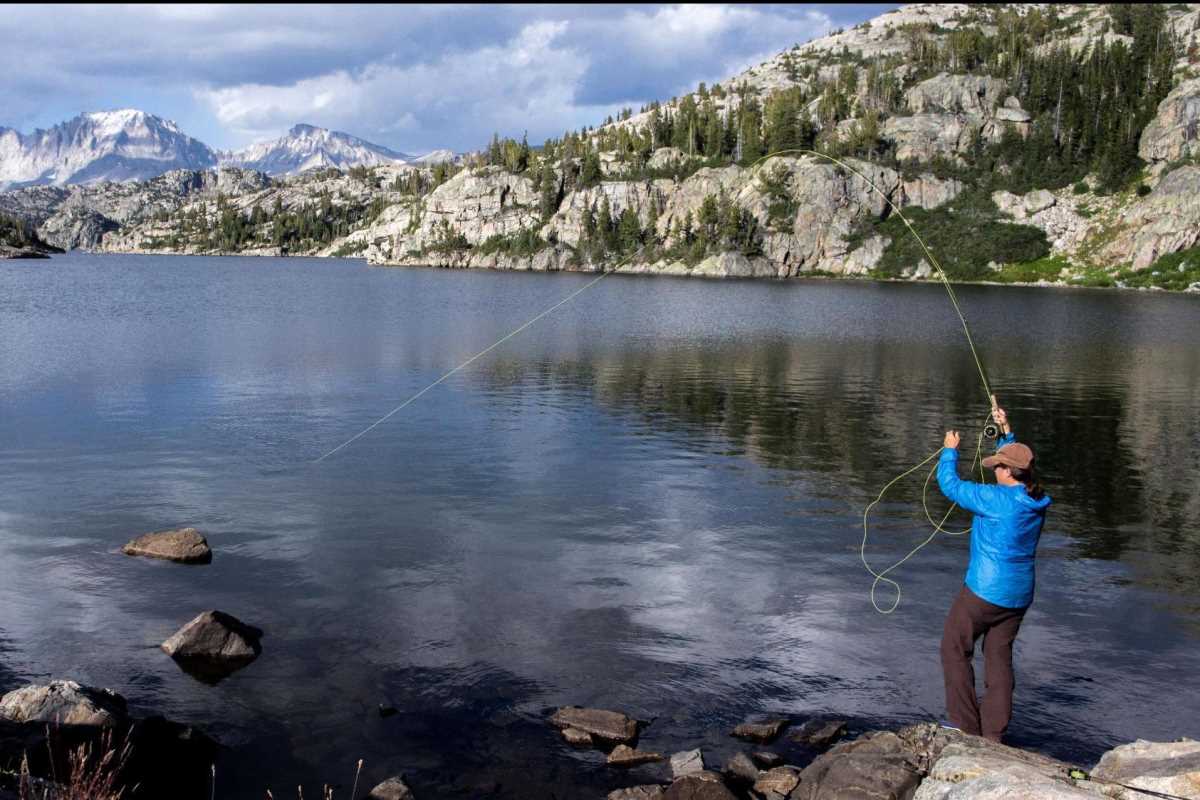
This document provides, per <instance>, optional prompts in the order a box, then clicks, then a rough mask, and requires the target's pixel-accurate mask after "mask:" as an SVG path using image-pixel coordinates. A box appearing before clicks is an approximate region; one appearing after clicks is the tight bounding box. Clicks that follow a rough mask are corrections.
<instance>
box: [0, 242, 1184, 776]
mask: <svg viewBox="0 0 1200 800" xmlns="http://www.w3.org/2000/svg"><path fill="white" fill-rule="evenodd" d="M588 279H589V278H588V276H582V275H521V274H503V273H485V272H452V271H437V270H386V269H371V268H368V267H366V266H365V265H364V264H362V263H361V262H356V261H323V260H306V259H249V258H245V259H243V258H223V259H215V258H186V257H170V258H163V257H145V256H143V257H128V256H90V255H68V256H64V257H60V258H55V259H53V260H51V261H48V262H47V261H43V262H23V263H22V262H15V263H14V262H9V263H5V264H3V265H2V266H0V690H3V689H8V688H12V687H14V686H16V685H19V684H21V683H23V682H26V681H41V680H45V679H48V678H51V677H74V678H76V679H78V680H80V681H82V682H85V683H91V684H98V685H103V686H109V687H112V688H114V689H116V690H118V691H120V692H121V693H122V694H124V695H125V696H126V697H128V698H129V699H130V701H131V703H132V704H133V705H134V707H135V710H136V711H137V712H139V713H154V712H158V713H163V714H165V715H167V716H169V717H172V718H174V719H178V720H181V721H186V722H191V723H195V724H197V725H200V726H202V727H203V728H204V729H206V730H207V731H209V732H211V733H212V734H213V735H215V736H216V737H217V738H218V739H220V741H221V742H222V743H223V744H225V745H228V746H229V747H230V749H229V750H228V751H227V752H225V753H224V754H223V755H222V758H221V761H220V763H219V764H218V775H219V778H218V796H220V797H225V798H242V797H245V798H251V797H256V798H257V797H261V796H263V792H264V790H265V789H266V788H268V787H271V788H273V790H274V792H275V794H276V796H283V795H284V793H285V790H286V791H287V792H289V793H290V792H291V791H292V788H291V787H295V786H296V785H297V784H299V783H303V784H305V788H306V789H307V790H308V792H307V793H308V794H310V796H318V791H319V787H320V783H321V782H329V783H334V784H340V785H341V787H342V788H340V789H339V791H340V792H341V793H342V795H343V796H344V795H345V794H346V793H347V792H348V784H349V781H350V780H351V779H352V778H353V772H354V763H355V761H356V760H357V759H359V758H363V759H365V760H366V767H365V769H364V777H363V782H364V783H367V785H370V781H372V780H380V779H382V778H384V777H386V776H387V775H389V774H394V773H396V772H401V771H402V772H405V773H406V774H407V775H408V776H409V777H410V779H411V783H412V784H413V785H414V786H415V788H416V789H417V790H418V794H420V795H421V796H457V797H470V796H477V795H479V794H481V793H483V792H484V791H486V790H492V789H495V790H496V791H497V794H496V796H501V797H549V796H551V795H553V796H555V797H558V798H566V797H580V798H583V797H595V796H598V795H599V794H600V792H601V791H602V790H604V789H607V788H612V787H615V786H619V785H628V784H631V783H637V782H639V781H640V780H642V779H644V778H646V777H648V776H653V775H654V774H655V772H654V771H655V769H656V768H655V767H649V768H642V771H641V772H634V773H621V774H619V775H614V774H613V773H612V771H611V770H608V769H606V768H605V767H604V766H603V763H602V760H603V755H602V754H599V753H595V752H581V751H576V750H571V749H569V748H567V747H565V746H564V745H562V744H560V742H559V740H558V737H557V735H556V734H555V733H554V732H553V731H551V730H550V729H549V728H548V727H547V726H546V725H545V723H544V721H543V720H544V716H545V714H546V713H547V711H548V710H549V709H551V708H552V707H554V706H557V705H560V704H568V703H578V704H598V705H601V706H606V707H616V708H621V709H625V710H627V711H628V712H629V713H631V714H633V715H636V716H638V717H640V718H642V719H647V720H653V724H652V725H651V726H650V727H649V728H648V730H647V731H646V733H645V734H644V736H643V739H642V741H643V743H644V744H645V745H646V746H648V747H650V748H652V749H655V750H659V751H661V752H673V751H674V750H675V749H681V748H683V747H692V746H702V747H704V748H705V752H706V757H707V758H708V760H709V761H710V763H713V762H715V763H717V764H720V763H723V761H724V759H725V758H726V757H728V756H729V755H732V753H733V752H735V750H736V749H737V745H736V742H734V741H733V740H731V739H729V738H728V737H727V736H726V732H727V730H728V728H729V727H730V726H732V725H733V724H735V723H736V722H739V721H741V720H742V719H743V718H744V717H745V716H748V715H752V714H756V713H767V712H779V713H784V714H788V715H792V716H794V717H796V718H802V717H804V716H807V715H810V714H836V715H840V716H844V717H848V718H850V719H852V720H853V726H854V727H855V728H856V729H859V730H862V729H866V728H869V727H872V726H876V725H890V724H898V723H905V722H910V721H916V720H921V719H927V718H929V717H930V716H931V715H938V714H940V712H941V710H942V697H941V672H940V666H939V663H938V652H937V647H938V639H939V636H940V633H941V625H942V619H943V616H944V613H945V610H946V608H947V607H948V605H949V603H950V601H951V599H952V597H953V595H954V593H955V591H956V590H957V587H958V586H959V585H960V583H961V580H962V575H963V571H964V567H965V563H966V556H967V547H968V543H967V541H966V540H965V539H962V538H959V539H949V538H941V539H939V540H937V541H936V542H935V543H934V544H933V545H931V546H930V547H928V548H927V549H926V550H925V551H923V552H922V553H921V554H920V555H919V556H918V557H917V558H916V559H915V560H914V561H913V562H911V563H910V564H909V565H906V566H905V567H904V568H903V569H902V570H901V571H900V573H899V579H900V580H901V582H902V583H903V584H904V589H905V593H904V597H903V602H902V604H901V606H900V609H899V611H898V612H897V613H896V614H894V615H892V616H890V617H884V616H881V615H879V614H877V613H875V611H873V610H872V608H871V606H870V604H869V602H868V599H867V590H868V588H869V580H868V577H867V575H866V572H865V571H864V570H863V567H862V565H861V563H860V562H859V552H858V547H859V538H860V536H861V528H860V519H861V516H860V515H861V512H862V508H863V506H864V505H865V504H866V503H867V502H868V500H869V499H870V498H871V497H873V496H874V494H875V493H876V492H877V491H878V489H879V488H880V487H881V486H882V485H883V484H884V483H885V482H886V481H887V480H889V479H890V478H891V477H892V476H893V475H895V474H896V473H897V472H899V471H900V469H902V468H903V467H906V466H908V465H910V464H912V463H914V462H915V461H917V460H919V459H920V458H922V457H924V455H925V454H927V453H929V452H930V451H931V450H932V449H934V448H935V447H936V446H937V445H938V444H939V443H940V440H941V431H942V429H943V428H944V427H947V426H953V427H958V428H962V429H965V430H967V431H969V432H970V434H971V436H974V434H975V432H976V431H977V429H978V424H979V422H978V419H979V417H980V416H981V415H982V414H983V413H984V412H985V411H986V409H984V408H983V407H982V405H981V399H982V398H981V390H980V388H979V385H978V378H977V377H976V375H975V373H974V367H973V365H972V363H971V361H970V358H969V355H968V353H967V351H966V349H965V346H964V342H963V338H962V335H961V332H960V331H959V329H958V321H957V319H956V318H955V317H954V316H953V314H952V312H951V308H950V306H949V304H948V303H947V302H946V299H945V295H944V293H943V291H942V290H941V289H940V288H939V287H937V286H906V285H875V284H870V283H826V282H803V283H788V284H781V283H749V282H706V281H695V280H672V279H664V278H658V279H654V278H634V277H622V276H616V277H612V278H608V279H606V280H605V281H603V282H602V283H600V284H598V285H596V286H595V287H594V288H592V289H590V290H589V291H588V292H587V293H586V294H584V295H582V296H581V297H580V298H578V300H577V301H575V302H574V303H572V304H570V305H569V306H565V307H564V308H562V309H560V310H559V311H557V312H555V314H554V315H553V316H551V317H548V318H547V319H545V320H543V321H542V322H540V323H539V324H538V325H537V326H536V327H535V328H533V329H531V330H529V331H528V332H526V333H525V334H522V335H521V336H519V337H518V338H515V339H513V340H512V341H510V342H508V343H506V344H505V345H503V346H502V347H500V348H498V349H497V350H496V351H494V352H493V353H492V354H491V355H490V356H488V357H487V358H486V359H483V360H481V361H480V362H478V363H476V364H475V365H474V366H472V367H471V368H470V369H468V370H466V371H464V372H463V373H460V374H458V375H456V376H455V377H453V378H452V379H450V380H449V381H447V382H446V383H444V384H443V385H441V386H439V387H438V388H436V389H434V390H433V391H431V392H430V393H429V394H427V395H426V396H425V397H423V398H422V399H421V400H420V401H418V402H417V403H415V404H413V405H412V406H410V407H409V408H407V409H406V410H404V411H403V412H401V413H399V414H397V415H396V416H395V417H393V418H392V419H390V420H388V421H387V422H386V423H384V424H383V425H381V426H379V427H378V428H376V429H375V430H374V431H372V432H371V433H370V434H368V435H367V436H365V437H363V438H362V439H360V440H359V441H358V442H356V443H355V444H354V445H352V446H351V447H349V448H347V449H346V450H344V451H342V452H340V453H338V454H336V455H335V456H333V457H332V458H330V459H328V460H327V461H324V462H322V463H320V464H316V465H314V464H312V463H310V462H311V461H312V460H313V459H314V458H316V457H317V456H319V455H321V454H322V453H324V452H326V451H327V450H329V449H330V448H332V447H333V446H335V445H336V444H338V443H339V442H341V441H344V440H345V439H346V438H348V437H350V436H351V435H353V434H354V433H356V432H358V431H359V430H361V429H362V428H363V427H365V426H366V425H367V424H369V423H370V422H372V421H374V420H375V419H377V418H379V417H380V416H382V415H383V414H384V413H386V412H387V411H389V410H390V409H392V408H393V407H394V406H395V405H396V404H398V403H399V402H400V401H401V400H403V399H404V398H405V397H407V396H408V395H410V394H411V393H412V392H414V391H416V390H418V389H420V388H421V387H423V386H425V385H426V384H428V383H429V382H430V381H432V380H434V379H435V378H436V377H437V376H439V375H440V374H441V373H442V372H444V371H445V370H446V369H448V368H449V367H451V366H453V365H455V364H457V363H459V362H460V361H462V360H464V359H465V358H466V357H468V356H470V355H472V354H473V353H475V352H477V351H478V350H480V349H482V348H483V347H484V346H486V345H487V344H490V343H491V342H493V341H495V340H496V339H497V338H499V337H500V336H502V335H503V334H504V333H506V332H508V331H509V330H511V329H512V328H513V327H515V326H516V325H517V324H519V323H520V322H523V321H524V320H526V319H528V318H529V317H531V316H533V315H534V314H536V313H537V312H539V311H541V310H543V309H544V308H546V307H548V306H550V305H551V304H553V303H554V302H556V301H557V300H558V299H560V298H562V297H563V296H565V295H566V294H568V293H570V292H571V291H573V290H574V289H576V288H578V287H579V286H580V285H582V283H583V282H585V281H587V280H588ZM960 294H961V298H962V300H963V303H964V305H965V308H966V311H967V314H968V316H969V318H970V320H971V323H972V327H973V330H974V332H975V334H976V336H977V338H978V339H979V340H980V342H981V344H982V347H983V351H984V355H985V358H986V360H987V365H988V367H989V369H990V371H991V373H992V375H993V378H994V383H995V387H996V389H997V391H998V392H999V393H1000V395H1001V400H1002V401H1003V403H1004V404H1005V405H1006V406H1007V407H1008V408H1009V410H1010V414H1011V416H1012V418H1013V420H1014V423H1015V426H1016V428H1017V431H1018V433H1019V435H1020V436H1021V438H1022V439H1023V440H1026V441H1029V442H1031V443H1033V445H1034V446H1035V448H1036V449H1037V450H1038V452H1039V454H1041V459H1040V460H1041V463H1042V466H1043V470H1044V477H1045V480H1046V483H1047V487H1048V489H1049V491H1050V493H1051V494H1052V495H1053V496H1054V498H1055V500H1056V504H1055V505H1054V506H1053V508H1052V509H1051V513H1050V515H1049V519H1048V522H1047V526H1046V532H1045V534H1044V536H1043V539H1042V545H1041V550H1040V554H1039V566H1038V570H1039V573H1038V580H1039V585H1038V593H1037V600H1036V602H1035V605H1034V606H1033V609H1032V610H1031V611H1030V613H1029V615H1028V617H1027V618H1026V622H1025V625H1024V627H1023V629H1022V631H1021V636H1020V638H1019V640H1018V642H1017V664H1018V691H1017V700H1016V709H1015V719H1014V723H1013V727H1012V731H1011V738H1012V741H1013V743H1015V744H1018V745H1022V746H1027V747H1034V748H1038V749H1041V750H1043V751H1045V752H1048V753H1051V754H1054V755H1057V756H1060V757H1064V758H1067V759H1071V760H1074V761H1077V762H1080V763H1084V764H1085V765H1086V764H1090V763H1091V761H1092V760H1094V759H1095V758H1096V757H1097V756H1098V755H1099V754H1100V753H1101V752H1102V751H1103V750H1105V749H1106V748H1108V747H1110V746H1112V745H1114V744H1116V743H1118V742H1122V741H1126V740H1129V739H1132V738H1134V737H1145V738H1150V739H1170V738H1175V737H1178V736H1181V735H1191V736H1198V735H1200V729H1197V727H1196V720H1197V719H1200V695H1198V694H1196V693H1195V692H1191V691H1183V690H1181V687H1185V686H1187V685H1188V684H1189V683H1191V682H1192V679H1193V677H1194V676H1195V675H1196V674H1197V673H1198V672H1200V638H1198V637H1200V599H1198V598H1200V490H1198V487H1200V428H1198V424H1197V418H1198V417H1200V350H1198V347H1197V337H1198V334H1200V301H1197V299H1196V298H1194V297H1179V296H1164V295H1145V294H1133V293H1111V292H1087V291H1050V290H1030V289H1019V288H986V287H964V288H963V289H962V290H961V292H960ZM919 491H920V480H919V479H918V480H916V481H915V482H913V483H911V484H908V485H906V486H905V488H904V490H903V491H902V492H901V493H900V494H899V495H898V496H897V502H894V503H890V504H885V505H884V506H883V507H882V508H881V510H880V514H879V520H878V526H877V527H876V529H875V535H874V538H873V540H872V542H871V546H870V557H871V559H872V560H873V562H875V563H877V564H878V565H880V566H883V565H886V564H887V563H890V561H892V560H895V559H896V558H897V557H899V556H900V555H902V554H903V553H904V552H906V551H907V549H908V548H909V547H911V546H912V545H913V544H915V543H916V542H918V541H920V540H921V539H922V538H924V536H925V528H924V527H923V526H922V524H921V518H920V506H919V505H914V504H913V503H912V502H910V501H912V500H913V499H914V498H916V497H917V496H918V495H919ZM901 501H903V502H901ZM181 525H194V526H196V527H198V528H200V529H201V530H202V531H203V532H204V533H205V534H206V535H207V536H208V538H209V541H210V542H211V543H212V545H213V546H214V549H215V558H214V561H213V563H212V564H211V565H210V566H206V567H191V568H188V567H181V566H178V565H173V564H167V563H162V562H154V561H148V560H141V559H132V558H127V557H123V556H121V555H119V553H118V549H119V547H120V546H121V545H122V544H123V543H124V542H125V541H127V540H128V539H130V538H131V537H133V536H135V535H138V534H140V533H143V532H146V531H150V530H158V529H162V528H166V527H173V526H181ZM208 608H218V609H221V610H224V611H228V612H230V613H233V614H235V615H237V616H239V617H241V618H242V619H244V620H246V621H247V622H250V623H252V624H256V625H258V626H260V627H262V628H263V629H265V631H266V636H265V638H264V640H263V646H264V652H263V655H262V657H261V658H259V659H258V661H256V662H255V663H254V664H252V665H251V666H249V667H248V668H246V669H244V670H242V671H241V672H239V673H237V674H235V675H234V676H233V677H231V678H229V679H227V680H226V681H224V682H222V683H220V684H219V685H217V686H215V687H214V686H208V685H205V684H202V683H199V682H197V681H195V680H194V679H192V678H191V677H189V676H188V675H187V674H185V673H183V672H182V671H180V670H179V669H178V668H177V667H176V665H175V664H174V662H172V661H171V660H170V659H169V658H167V657H166V656H165V655H164V654H163V653H161V652H160V651H159V650H158V649H157V645H158V644H159V642H161V641H162V640H163V639H165V638H166V637H167V636H169V635H170V634H171V633H173V632H174V631H175V630H176V629H177V628H178V627H179V626H180V625H182V624H183V623H184V622H186V621H187V620H189V619H190V618H191V617H193V616H194V615H195V614H196V613H198V612H199V611H201V610H204V609H208ZM381 703H382V704H385V705H390V706H394V707H396V708H397V709H399V713H398V714H396V715H395V716H391V717H389V718H386V719H385V718H381V717H380V715H379V713H378V711H377V708H378V706H379V704H381ZM802 755H803V754H798V755H797V756H796V757H797V758H799V757H802Z"/></svg>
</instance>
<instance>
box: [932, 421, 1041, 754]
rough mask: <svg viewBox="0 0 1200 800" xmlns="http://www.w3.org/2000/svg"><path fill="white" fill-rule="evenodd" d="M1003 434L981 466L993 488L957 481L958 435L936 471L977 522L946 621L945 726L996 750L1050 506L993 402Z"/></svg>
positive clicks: (950, 435)
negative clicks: (979, 646) (978, 676)
mask: <svg viewBox="0 0 1200 800" xmlns="http://www.w3.org/2000/svg"><path fill="white" fill-rule="evenodd" d="M992 403H993V406H992V417H993V419H994V420H995V421H996V424H997V426H998V427H999V429H1000V432H1001V434H1002V435H1001V436H1000V437H999V439H998V440H997V442H996V445H997V450H996V453H995V454H994V455H991V456H988V457H987V458H985V459H983V466H984V467H985V468H988V469H992V470H994V471H995V475H996V483H995V484H984V483H974V482H972V481H966V480H963V479H962V478H960V477H959V476H958V443H959V435H958V431H953V430H952V431H947V432H946V438H945V440H944V442H943V445H944V446H943V448H942V452H941V455H940V457H939V461H938V466H937V481H938V486H939V487H940V488H941V490H942V493H943V494H944V495H946V497H947V498H949V499H950V500H951V501H952V502H954V503H957V504H958V505H959V506H961V507H962V508H965V509H966V510H967V511H970V512H971V513H972V514H974V515H975V516H974V519H972V521H971V556H970V561H969V562H968V565H967V575H966V580H965V581H964V583H963V587H962V590H961V591H960V592H959V593H958V596H957V597H955V599H954V603H953V604H952V605H951V606H950V612H949V613H948V614H947V615H946V624H945V628H944V630H943V633H942V645H941V658H942V671H943V675H944V679H945V685H946V711H947V714H948V715H949V717H950V723H951V725H952V726H953V727H955V728H958V729H959V730H961V731H963V732H964V733H970V734H974V735H976V736H984V737H986V738H988V739H991V740H992V741H996V742H999V741H1000V740H1001V739H1002V738H1003V736H1004V733H1005V731H1006V730H1007V729H1008V723H1009V720H1010V719H1011V718H1012V697H1013V689H1014V688H1015V686H1016V681H1015V679H1014V677H1013V665H1012V649H1013V641H1014V640H1015V639H1016V638H1017V631H1018V630H1019V629H1020V627H1021V621H1022V620H1023V619H1024V618H1025V612H1026V611H1028V610H1029V606H1030V604H1031V603H1033V587H1034V564H1033V562H1034V557H1035V555H1036V552H1037V545H1038V539H1039V538H1040V537H1041V534H1042V524H1043V523H1044V522H1045V519H1046V508H1047V507H1048V506H1049V505H1050V498H1049V497H1048V496H1047V495H1046V494H1045V492H1043V491H1042V487H1041V485H1040V484H1039V483H1038V481H1037V477H1036V475H1035V473H1034V455H1033V450H1031V449H1030V448H1029V447H1028V446H1027V445H1024V444H1021V443H1019V442H1017V440H1016V436H1014V435H1013V432H1012V428H1011V427H1010V426H1009V424H1008V415H1007V414H1006V413H1005V411H1004V409H1002V408H999V407H998V406H996V405H995V398H993V399H992ZM981 636H982V637H983V658H984V687H985V693H984V696H983V701H982V702H980V701H979V699H978V697H977V696H976V694H975V669H974V666H973V664H972V660H973V658H974V656H975V642H976V641H977V640H978V639H979V637H981Z"/></svg>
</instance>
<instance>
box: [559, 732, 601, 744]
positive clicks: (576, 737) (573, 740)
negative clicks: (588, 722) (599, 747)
mask: <svg viewBox="0 0 1200 800" xmlns="http://www.w3.org/2000/svg"><path fill="white" fill-rule="evenodd" d="M562 736H563V738H564V739H566V740H567V744H573V745H575V746H577V747H588V746H591V745H592V744H593V741H592V735H591V734H590V733H588V732H587V731H581V730H579V729H578V728H564V729H563V732H562Z"/></svg>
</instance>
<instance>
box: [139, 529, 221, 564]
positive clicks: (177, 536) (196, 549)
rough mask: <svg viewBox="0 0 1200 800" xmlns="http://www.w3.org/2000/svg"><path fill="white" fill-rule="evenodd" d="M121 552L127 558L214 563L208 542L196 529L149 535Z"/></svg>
mask: <svg viewBox="0 0 1200 800" xmlns="http://www.w3.org/2000/svg"><path fill="white" fill-rule="evenodd" d="M121 552H122V553H124V554H125V555H127V556H146V557H147V558H162V559H166V560H168V561H177V562H179V563H181V564H207V563H209V562H211V561H212V549H211V548H210V547H209V546H208V540H207V539H205V538H204V537H203V536H202V535H201V534H200V531H198V530H196V529H195V528H179V529H176V530H169V531H158V532H156V533H147V534H145V535H144V536H139V537H138V538H136V539H134V540H133V541H132V542H129V543H128V544H126V545H125V546H124V547H122V548H121Z"/></svg>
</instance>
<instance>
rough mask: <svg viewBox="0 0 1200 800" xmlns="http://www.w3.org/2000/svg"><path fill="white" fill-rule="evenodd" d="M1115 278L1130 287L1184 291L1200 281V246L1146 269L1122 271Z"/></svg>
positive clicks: (1166, 257)
mask: <svg viewBox="0 0 1200 800" xmlns="http://www.w3.org/2000/svg"><path fill="white" fill-rule="evenodd" d="M1114 277H1115V279H1116V280H1117V281H1119V282H1120V283H1121V284H1123V285H1125V286H1129V287H1134V288H1142V287H1145V288H1150V287H1157V288H1160V289H1174V290H1176V291H1182V290H1184V289H1186V288H1188V287H1189V286H1191V285H1192V284H1193V283H1196V282H1198V281H1200V245H1197V246H1196V247H1189V248H1188V249H1187V250H1180V251H1179V252H1178V253H1168V254H1167V255H1165V256H1162V257H1160V258H1159V259H1158V260H1157V261H1155V262H1154V263H1153V264H1151V265H1150V266H1149V267H1147V268H1145V269H1141V270H1136V271H1135V270H1133V269H1124V270H1121V271H1120V272H1118V273H1117V274H1116V275H1115V276H1114Z"/></svg>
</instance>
